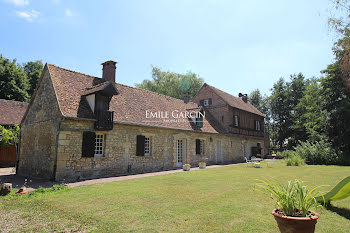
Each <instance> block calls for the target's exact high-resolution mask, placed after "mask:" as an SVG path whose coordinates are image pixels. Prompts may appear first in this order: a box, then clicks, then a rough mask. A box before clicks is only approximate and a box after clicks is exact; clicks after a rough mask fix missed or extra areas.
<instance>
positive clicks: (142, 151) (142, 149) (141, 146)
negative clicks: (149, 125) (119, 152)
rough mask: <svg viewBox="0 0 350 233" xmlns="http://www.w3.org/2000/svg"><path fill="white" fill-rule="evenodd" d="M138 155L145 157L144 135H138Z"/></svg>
mask: <svg viewBox="0 0 350 233" xmlns="http://www.w3.org/2000/svg"><path fill="white" fill-rule="evenodd" d="M136 155H137V156H144V155H145V136H143V135H137V137H136Z"/></svg>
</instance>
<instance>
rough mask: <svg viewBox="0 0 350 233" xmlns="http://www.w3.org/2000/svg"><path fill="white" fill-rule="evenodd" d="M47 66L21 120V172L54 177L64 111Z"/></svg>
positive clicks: (47, 177)
mask: <svg viewBox="0 0 350 233" xmlns="http://www.w3.org/2000/svg"><path fill="white" fill-rule="evenodd" d="M54 93H55V92H54V88H53V85H52V82H51V78H50V75H49V73H48V70H47V68H45V69H44V71H43V76H42V78H41V80H40V82H39V85H38V90H37V91H36V92H35V94H34V96H33V98H34V101H32V102H31V103H30V104H29V106H28V113H27V115H26V116H25V118H24V121H23V122H22V124H21V143H20V155H19V163H18V168H17V173H18V174H20V175H25V176H31V177H41V178H46V179H51V178H53V175H54V162H55V155H56V135H57V128H58V124H59V120H60V119H61V114H60V111H59V107H58V103H57V99H56V96H55V94H54Z"/></svg>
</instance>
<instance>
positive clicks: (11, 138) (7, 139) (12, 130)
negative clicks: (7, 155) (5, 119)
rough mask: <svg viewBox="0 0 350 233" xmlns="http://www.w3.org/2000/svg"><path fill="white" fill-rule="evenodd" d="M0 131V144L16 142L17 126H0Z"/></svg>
mask: <svg viewBox="0 0 350 233" xmlns="http://www.w3.org/2000/svg"><path fill="white" fill-rule="evenodd" d="M0 133H1V135H2V140H1V141H0V146H10V145H13V144H15V143H17V142H18V135H19V126H18V125H15V126H6V127H4V126H1V125H0Z"/></svg>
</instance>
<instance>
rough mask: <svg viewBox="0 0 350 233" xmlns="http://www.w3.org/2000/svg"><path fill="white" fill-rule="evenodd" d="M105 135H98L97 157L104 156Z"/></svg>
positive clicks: (96, 143) (96, 142)
mask: <svg viewBox="0 0 350 233" xmlns="http://www.w3.org/2000/svg"><path fill="white" fill-rule="evenodd" d="M103 144H104V135H103V134H96V137H95V157H102V156H103Z"/></svg>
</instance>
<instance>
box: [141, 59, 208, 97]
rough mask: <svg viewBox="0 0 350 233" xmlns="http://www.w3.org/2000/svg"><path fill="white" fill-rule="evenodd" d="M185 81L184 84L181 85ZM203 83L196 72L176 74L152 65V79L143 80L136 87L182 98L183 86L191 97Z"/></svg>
mask: <svg viewBox="0 0 350 233" xmlns="http://www.w3.org/2000/svg"><path fill="white" fill-rule="evenodd" d="M184 83H186V85H183V84H184ZM202 85H203V79H202V78H200V77H199V76H198V75H197V74H195V73H192V72H187V73H186V74H178V73H174V72H170V71H161V70H160V69H159V68H158V67H155V66H153V67H152V80H147V79H146V80H144V81H142V83H140V84H135V86H136V87H138V88H142V89H146V90H150V91H153V92H157V93H159V94H163V95H167V96H171V97H174V98H177V99H182V97H183V92H184V90H183V89H184V88H183V87H184V86H187V87H186V89H188V91H189V95H190V98H193V97H194V96H195V95H196V93H197V92H198V91H199V89H200V88H201V87H202Z"/></svg>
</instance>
